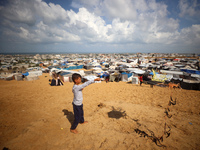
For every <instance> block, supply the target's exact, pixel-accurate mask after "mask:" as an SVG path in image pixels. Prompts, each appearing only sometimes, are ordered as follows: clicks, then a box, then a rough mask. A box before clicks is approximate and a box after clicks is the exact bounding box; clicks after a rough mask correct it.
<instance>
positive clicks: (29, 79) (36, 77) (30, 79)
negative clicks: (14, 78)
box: [25, 75, 39, 81]
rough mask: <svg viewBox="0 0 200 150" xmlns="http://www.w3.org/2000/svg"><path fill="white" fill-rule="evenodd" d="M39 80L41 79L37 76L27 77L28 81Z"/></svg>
mask: <svg viewBox="0 0 200 150" xmlns="http://www.w3.org/2000/svg"><path fill="white" fill-rule="evenodd" d="M38 79H39V77H38V76H36V75H29V76H26V77H25V80H26V81H32V80H38Z"/></svg>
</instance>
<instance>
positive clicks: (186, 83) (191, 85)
mask: <svg viewBox="0 0 200 150" xmlns="http://www.w3.org/2000/svg"><path fill="white" fill-rule="evenodd" d="M180 85H181V88H183V89H187V90H200V81H194V80H188V79H183V81H182V82H181V84H180Z"/></svg>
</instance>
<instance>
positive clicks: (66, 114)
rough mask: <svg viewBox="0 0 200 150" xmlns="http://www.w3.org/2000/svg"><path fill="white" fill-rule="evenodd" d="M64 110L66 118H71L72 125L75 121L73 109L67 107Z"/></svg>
mask: <svg viewBox="0 0 200 150" xmlns="http://www.w3.org/2000/svg"><path fill="white" fill-rule="evenodd" d="M62 112H64V115H65V116H66V118H67V119H68V120H69V122H70V123H71V125H72V124H73V122H74V114H73V113H72V112H71V111H68V110H66V109H63V110H62Z"/></svg>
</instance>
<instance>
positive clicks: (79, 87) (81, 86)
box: [78, 78, 101, 90]
mask: <svg viewBox="0 0 200 150" xmlns="http://www.w3.org/2000/svg"><path fill="white" fill-rule="evenodd" d="M95 81H101V79H100V78H96V79H94V80H90V81H87V82H85V83H83V84H82V85H80V86H78V89H79V90H82V89H83V88H84V87H86V86H88V85H90V84H92V83H94V82H95Z"/></svg>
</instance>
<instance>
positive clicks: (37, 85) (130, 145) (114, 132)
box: [0, 74, 200, 150]
mask: <svg viewBox="0 0 200 150" xmlns="http://www.w3.org/2000/svg"><path fill="white" fill-rule="evenodd" d="M49 79H50V76H49V74H43V75H42V76H40V79H39V80H35V81H14V80H13V81H0V87H1V90H0V95H1V97H0V102H1V105H0V106H1V107H0V115H1V116H0V122H1V124H0V149H3V148H9V149H10V150H36V149H37V150H66V149H82V150H85V149H92V150H96V149H102V150H104V149H107V150H110V149H119V150H126V149H130V150H133V149H181V150H184V149H185V150H188V149H199V148H200V91H189V90H183V89H181V90H180V89H177V90H173V94H172V99H173V100H175V99H176V105H171V106H168V102H169V100H170V89H169V88H163V87H158V86H155V87H153V88H151V87H150V86H149V85H142V86H141V87H140V86H138V85H133V84H128V83H126V82H119V83H117V82H110V83H105V82H102V83H95V84H92V85H90V86H88V87H86V88H85V89H84V90H83V97H84V101H83V104H84V112H85V120H87V121H88V122H89V123H88V124H83V125H81V124H80V125H78V127H77V130H78V131H79V134H73V133H71V132H70V126H71V123H72V122H73V108H72V99H73V93H72V86H73V83H69V82H68V83H65V84H64V86H60V87H51V86H49V84H48V80H49ZM167 107H168V108H169V109H170V111H168V114H169V116H170V115H172V116H171V118H168V117H166V113H164V111H165V108H167ZM165 123H166V131H169V130H170V131H169V132H168V135H167V134H164V136H163V141H161V140H160V139H159V137H161V136H162V135H163V133H164V126H165ZM167 136H169V137H167Z"/></svg>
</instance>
